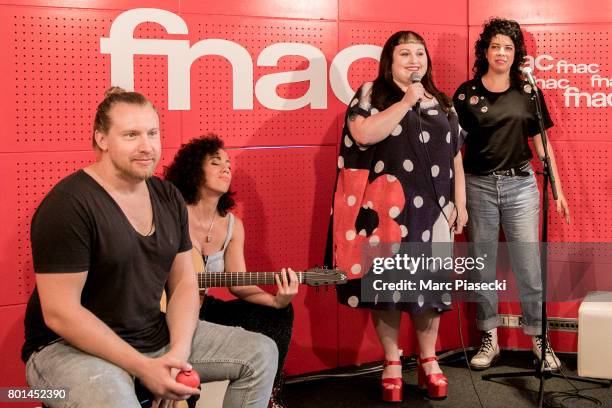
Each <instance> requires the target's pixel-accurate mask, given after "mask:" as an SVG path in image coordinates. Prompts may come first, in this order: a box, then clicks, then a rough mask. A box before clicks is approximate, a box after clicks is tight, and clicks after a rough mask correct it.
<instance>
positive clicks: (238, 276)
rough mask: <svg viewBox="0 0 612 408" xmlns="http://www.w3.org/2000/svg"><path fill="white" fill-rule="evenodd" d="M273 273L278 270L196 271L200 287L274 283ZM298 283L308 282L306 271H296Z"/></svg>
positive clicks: (275, 273) (276, 273)
mask: <svg viewBox="0 0 612 408" xmlns="http://www.w3.org/2000/svg"><path fill="white" fill-rule="evenodd" d="M274 275H280V273H279V272H200V273H198V286H199V287H200V289H204V288H216V287H228V286H251V285H275V284H276V282H275V281H274ZM296 275H297V276H298V280H299V282H300V283H308V277H307V275H308V272H296Z"/></svg>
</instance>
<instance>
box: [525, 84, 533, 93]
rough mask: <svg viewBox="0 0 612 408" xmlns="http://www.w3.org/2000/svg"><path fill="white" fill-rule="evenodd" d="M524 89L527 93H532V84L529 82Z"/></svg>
mask: <svg viewBox="0 0 612 408" xmlns="http://www.w3.org/2000/svg"><path fill="white" fill-rule="evenodd" d="M523 91H525V93H531V85H529V84H527V85H525V86H524V87H523Z"/></svg>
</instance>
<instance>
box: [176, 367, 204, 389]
mask: <svg viewBox="0 0 612 408" xmlns="http://www.w3.org/2000/svg"><path fill="white" fill-rule="evenodd" d="M176 381H177V382H180V383H181V384H184V385H186V386H188V387H191V388H198V387H199V386H200V376H199V375H198V372H197V371H193V370H188V371H181V372H180V373H178V374H177V376H176Z"/></svg>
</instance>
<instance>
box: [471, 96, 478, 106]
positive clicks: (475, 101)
mask: <svg viewBox="0 0 612 408" xmlns="http://www.w3.org/2000/svg"><path fill="white" fill-rule="evenodd" d="M477 103H478V97H477V96H475V95H474V96H472V97H471V98H470V105H476V104H477Z"/></svg>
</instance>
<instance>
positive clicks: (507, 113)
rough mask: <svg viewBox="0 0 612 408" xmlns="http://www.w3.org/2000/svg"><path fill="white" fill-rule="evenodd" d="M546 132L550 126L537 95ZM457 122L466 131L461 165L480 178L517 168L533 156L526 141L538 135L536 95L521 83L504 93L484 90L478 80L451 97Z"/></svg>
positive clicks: (465, 83)
mask: <svg viewBox="0 0 612 408" xmlns="http://www.w3.org/2000/svg"><path fill="white" fill-rule="evenodd" d="M539 95H540V103H541V106H542V119H543V121H544V126H545V128H546V129H548V128H550V127H551V126H552V125H553V122H552V120H551V119H550V115H549V114H548V109H547V107H546V103H545V101H544V98H543V97H542V92H541V91H540V92H539ZM453 104H454V106H455V109H456V110H457V114H458V115H459V123H460V124H461V127H462V128H463V129H464V130H465V131H466V132H467V138H466V140H465V157H464V160H463V166H464V168H465V172H466V173H468V174H476V175H483V174H489V173H491V172H493V171H497V170H508V169H512V168H516V167H519V166H521V165H523V164H525V163H527V162H528V161H530V160H531V159H532V157H533V155H532V153H531V149H530V148H529V144H528V138H529V137H533V136H535V135H537V134H538V133H540V128H539V126H538V118H537V115H536V101H535V92H534V91H533V89H532V87H531V85H529V83H528V82H526V81H524V82H521V83H520V84H516V85H512V86H510V88H508V89H507V90H506V91H503V92H491V91H489V90H487V89H486V88H485V87H484V85H483V84H482V81H481V80H480V78H475V79H472V80H470V81H467V82H464V83H463V84H461V86H459V88H458V89H457V91H456V92H455V95H454V96H453Z"/></svg>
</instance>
